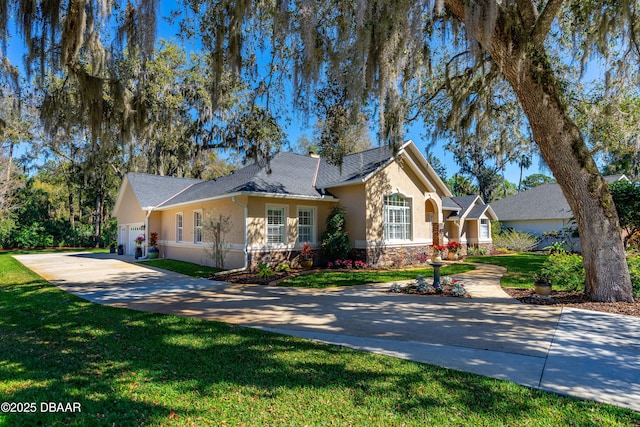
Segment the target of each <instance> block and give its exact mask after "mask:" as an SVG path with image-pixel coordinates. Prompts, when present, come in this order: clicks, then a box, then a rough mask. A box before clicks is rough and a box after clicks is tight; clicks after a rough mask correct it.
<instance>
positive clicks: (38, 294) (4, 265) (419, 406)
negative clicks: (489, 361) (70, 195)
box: [0, 253, 640, 426]
mask: <svg viewBox="0 0 640 427" xmlns="http://www.w3.org/2000/svg"><path fill="white" fill-rule="evenodd" d="M0 271H1V272H2V274H0V336H1V337H2V339H0V402H5V401H8V402H23V403H24V402H35V403H37V405H38V406H37V407H38V411H37V412H36V413H32V414H18V413H1V412H0V425H7V426H8V425H11V426H14V425H18V426H20V425H24V426H33V425H46V426H56V425H65V426H85V425H105V426H106V425H117V426H137V425H142V426H160V425H163V426H164V425H171V426H174V425H175V426H182V425H185V426H186V425H198V426H200V425H215V426H218V425H229V426H238V425H247V426H263V425H274V426H275V425H287V426H297V425H300V426H301V425H310V426H325V425H361V426H365V425H366V426H400V425H406V426H424V425H434V426H440V425H456V426H479V425H484V426H489V425H510V426H549V425H598V426H614V425H624V426H631V425H637V424H638V423H640V414H639V413H637V412H633V411H630V410H626V409H620V408H615V407H613V406H609V405H604V404H597V403H592V402H582V401H578V400H576V399H571V398H566V397H559V396H557V395H554V394H550V393H545V392H540V391H534V390H531V389H528V388H526V387H521V386H518V385H515V384H513V383H509V382H506V381H498V380H494V379H489V378H484V377H479V376H475V375H472V374H466V373H462V372H457V371H451V370H447V369H442V368H437V367H432V366H429V365H424V364H419V363H413V362H408V361H404V360H400V359H394V358H391V357H386V356H379V355H372V354H368V353H364V352H357V351H354V350H349V349H345V348H341V347H335V346H330V345H324V344H319V343H314V342H311V341H307V340H303V339H301V338H295V337H287V336H282V335H276V334H269V333H266V332H262V331H257V330H253V329H245V328H238V327H233V326H230V325H227V324H224V323H218V322H211V321H204V320H199V319H193V318H184V317H178V316H170V315H161V314H154V313H144V312H136V311H132V310H127V309H117V308H110V307H104V306H99V305H96V304H92V303H89V302H87V301H84V300H81V299H79V298H77V297H75V296H72V295H69V294H66V293H64V292H62V291H60V290H58V289H57V288H55V287H52V286H50V285H49V284H48V283H46V282H44V281H43V280H42V279H41V278H40V277H38V276H37V275H35V274H33V273H32V272H30V271H29V270H27V269H25V268H24V267H22V265H20V264H19V263H18V262H17V261H16V260H14V259H13V258H11V257H10V256H9V255H8V254H6V253H3V254H0ZM40 402H79V403H80V404H81V405H82V406H81V408H82V412H80V413H41V412H40V411H39V405H40Z"/></svg>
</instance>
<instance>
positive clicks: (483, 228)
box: [480, 218, 489, 239]
mask: <svg viewBox="0 0 640 427" xmlns="http://www.w3.org/2000/svg"><path fill="white" fill-rule="evenodd" d="M480 238H481V239H488V238H489V220H488V219H487V218H482V219H481V220H480Z"/></svg>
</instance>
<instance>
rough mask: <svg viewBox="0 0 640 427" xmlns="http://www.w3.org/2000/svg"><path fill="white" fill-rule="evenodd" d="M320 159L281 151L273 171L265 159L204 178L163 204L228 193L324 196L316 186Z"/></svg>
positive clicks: (203, 198)
mask: <svg viewBox="0 0 640 427" xmlns="http://www.w3.org/2000/svg"><path fill="white" fill-rule="evenodd" d="M319 161H320V159H317V158H313V157H307V156H302V155H299V154H294V153H278V154H276V155H275V156H274V158H273V159H272V160H271V163H270V165H271V171H272V172H271V173H268V169H267V164H266V162H265V161H260V162H257V163H254V164H251V165H248V166H245V167H243V168H241V169H238V170H236V171H234V172H232V173H231V174H229V175H225V176H222V177H220V178H217V179H214V180H211V181H203V182H200V183H198V184H196V185H193V186H192V187H190V188H188V189H187V190H185V191H183V192H182V193H180V194H177V195H176V196H175V197H172V198H171V199H169V200H167V201H166V202H165V203H163V204H162V206H171V205H177V204H181V203H189V202H193V201H196V200H206V199H210V198H215V197H219V196H224V195H225V194H233V193H238V192H253V193H264V194H281V195H290V196H302V197H321V194H320V192H319V191H318V190H317V189H316V188H315V187H314V186H313V179H314V177H315V173H316V169H317V166H318V162H319Z"/></svg>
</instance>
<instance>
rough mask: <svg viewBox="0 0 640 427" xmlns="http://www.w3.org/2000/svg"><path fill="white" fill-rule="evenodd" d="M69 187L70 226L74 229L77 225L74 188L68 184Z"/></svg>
mask: <svg viewBox="0 0 640 427" xmlns="http://www.w3.org/2000/svg"><path fill="white" fill-rule="evenodd" d="M68 189H69V226H70V227H71V229H72V230H73V229H74V227H75V224H76V223H75V215H76V213H75V207H74V205H73V189H72V188H71V186H70V185H69V186H68Z"/></svg>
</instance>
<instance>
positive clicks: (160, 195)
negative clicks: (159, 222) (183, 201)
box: [127, 172, 203, 208]
mask: <svg viewBox="0 0 640 427" xmlns="http://www.w3.org/2000/svg"><path fill="white" fill-rule="evenodd" d="M127 180H128V181H129V184H130V185H131V188H132V189H133V192H134V193H135V195H136V197H137V198H138V201H139V202H140V206H142V207H143V208H146V207H154V206H158V205H160V204H161V203H162V202H164V201H165V200H167V199H169V198H171V197H173V196H175V195H176V194H177V193H179V192H181V191H183V190H185V189H186V188H188V187H190V186H192V185H194V184H197V183H199V182H203V181H202V180H201V179H189V178H175V177H172V176H159V175H149V174H146V173H134V172H130V173H128V174H127Z"/></svg>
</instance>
